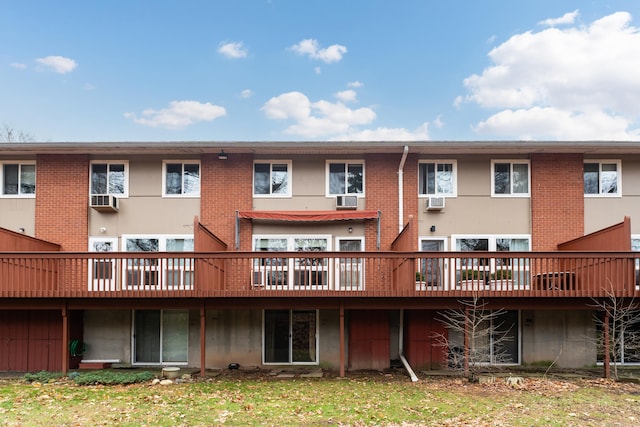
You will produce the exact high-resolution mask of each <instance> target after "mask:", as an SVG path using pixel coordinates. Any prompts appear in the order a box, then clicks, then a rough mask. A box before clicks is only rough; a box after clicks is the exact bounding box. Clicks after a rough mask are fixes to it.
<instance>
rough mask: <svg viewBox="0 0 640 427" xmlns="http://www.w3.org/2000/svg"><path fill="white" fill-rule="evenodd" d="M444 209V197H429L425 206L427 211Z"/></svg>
mask: <svg viewBox="0 0 640 427" xmlns="http://www.w3.org/2000/svg"><path fill="white" fill-rule="evenodd" d="M442 209H444V197H433V196H431V197H429V198H428V199H427V200H426V202H425V206H424V210H425V211H440V210H442Z"/></svg>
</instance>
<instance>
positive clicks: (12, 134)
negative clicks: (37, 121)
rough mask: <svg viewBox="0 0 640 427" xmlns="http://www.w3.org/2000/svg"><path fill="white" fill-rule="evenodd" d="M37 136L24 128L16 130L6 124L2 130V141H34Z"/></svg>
mask: <svg viewBox="0 0 640 427" xmlns="http://www.w3.org/2000/svg"><path fill="white" fill-rule="evenodd" d="M32 141H35V137H34V136H33V135H31V134H30V133H27V132H25V131H22V130H16V129H14V128H13V127H11V126H9V125H7V124H5V125H3V127H2V130H0V142H32Z"/></svg>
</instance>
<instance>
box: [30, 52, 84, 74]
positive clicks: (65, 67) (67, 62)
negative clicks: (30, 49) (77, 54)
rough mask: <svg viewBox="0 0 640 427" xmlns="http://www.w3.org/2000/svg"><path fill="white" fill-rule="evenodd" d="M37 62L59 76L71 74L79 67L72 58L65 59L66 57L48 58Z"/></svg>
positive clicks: (39, 59)
mask: <svg viewBox="0 0 640 427" xmlns="http://www.w3.org/2000/svg"><path fill="white" fill-rule="evenodd" d="M36 62H37V63H38V64H41V65H43V66H44V67H46V68H49V69H51V70H52V71H54V72H56V73H59V74H67V73H70V72H71V71H73V70H75V69H76V67H77V66H78V63H77V62H76V61H74V60H73V59H71V58H65V57H64V56H46V57H44V58H38V59H36Z"/></svg>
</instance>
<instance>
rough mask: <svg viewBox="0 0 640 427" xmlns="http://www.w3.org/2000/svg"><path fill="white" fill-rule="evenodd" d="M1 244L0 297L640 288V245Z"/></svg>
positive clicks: (544, 292)
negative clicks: (85, 247) (248, 248)
mask: <svg viewBox="0 0 640 427" xmlns="http://www.w3.org/2000/svg"><path fill="white" fill-rule="evenodd" d="M265 255H266V254H265V253H264V252H260V253H258V252H207V253H185V252H173V253H148V252H147V253H140V252H137V253H123V252H118V253H115V252H114V253H102V252H100V253H69V252H38V253H26V252H10V253H6V252H5V253H0V297H16V298H21V297H22V298H29V297H84V298H92V297H96V298H100V297H109V298H120V297H121V298H136V297H141V298H142V297H144V298H149V297H187V298H188V297H194V298H195V297H199V298H202V297H216V296H233V297H260V296H265V297H268V296H278V295H288V296H379V297H394V296H399V297H401V296H416V297H461V296H467V295H471V294H475V295H481V296H501V297H550V296H559V297H562V296H564V297H598V296H607V295H608V294H610V293H611V292H613V293H614V294H615V295H617V296H634V295H639V296H640V288H639V283H638V271H639V266H640V253H635V252H615V253H611V252H602V253H596V252H588V253H582V252H581V253H576V252H314V253H307V252H305V253H300V252H269V253H268V256H265Z"/></svg>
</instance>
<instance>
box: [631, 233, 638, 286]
mask: <svg viewBox="0 0 640 427" xmlns="http://www.w3.org/2000/svg"><path fill="white" fill-rule="evenodd" d="M631 250H632V251H634V252H640V236H638V235H633V236H631ZM635 264H636V290H640V254H638V257H637V258H636V259H635Z"/></svg>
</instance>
